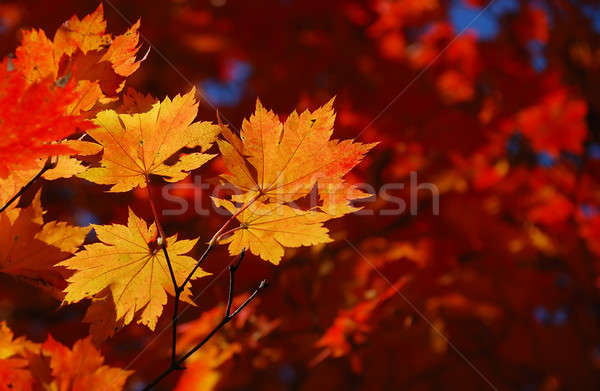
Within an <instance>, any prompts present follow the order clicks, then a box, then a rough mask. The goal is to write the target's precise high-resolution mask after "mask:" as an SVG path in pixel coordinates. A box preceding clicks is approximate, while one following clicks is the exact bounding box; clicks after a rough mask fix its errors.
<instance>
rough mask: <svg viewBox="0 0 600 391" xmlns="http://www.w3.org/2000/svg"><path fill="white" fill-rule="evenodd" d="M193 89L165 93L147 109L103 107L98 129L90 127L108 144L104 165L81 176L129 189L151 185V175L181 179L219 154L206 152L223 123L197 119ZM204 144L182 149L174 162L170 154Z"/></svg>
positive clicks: (113, 190) (103, 160) (99, 115)
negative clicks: (136, 111) (126, 111)
mask: <svg viewBox="0 0 600 391" xmlns="http://www.w3.org/2000/svg"><path fill="white" fill-rule="evenodd" d="M195 93H196V91H195V89H192V90H191V91H190V92H188V93H187V94H185V95H183V96H180V95H177V96H175V98H174V99H173V100H171V99H169V98H165V100H163V101H162V102H159V103H155V104H154V105H153V106H152V108H151V109H150V110H149V111H147V112H145V113H141V114H118V113H117V112H116V111H113V110H105V111H102V112H100V113H98V115H97V117H96V119H95V120H94V122H95V124H96V125H97V126H98V128H96V129H92V130H90V131H88V134H89V135H90V136H92V137H93V138H94V139H95V140H96V141H98V142H99V143H100V144H102V146H103V147H104V153H103V156H102V161H101V167H94V168H90V169H89V170H87V171H86V172H84V173H83V174H81V175H80V176H81V177H82V178H85V179H87V180H89V181H91V182H94V183H98V184H105V185H113V186H112V188H111V189H110V191H112V192H124V191H129V190H131V189H133V188H135V187H137V186H139V187H145V186H146V184H147V180H148V175H159V176H162V177H165V179H166V180H167V181H172V182H177V181H180V180H182V179H183V178H185V177H186V176H187V175H188V173H189V171H191V170H193V169H196V168H198V167H200V166H201V165H203V164H204V163H206V162H207V161H208V160H210V159H212V158H213V157H214V156H215V155H212V154H206V153H202V152H204V151H206V150H207V149H208V148H210V146H211V145H212V144H213V142H214V140H215V138H216V136H217V134H218V132H219V127H218V126H216V125H214V124H212V123H210V122H194V123H192V121H193V120H194V118H195V117H196V113H197V111H198V103H197V102H196V99H195V97H194V95H195ZM198 146H199V147H200V148H201V150H202V152H194V153H190V154H186V155H180V156H179V160H178V161H176V162H175V163H174V164H172V165H166V164H165V160H167V159H168V158H170V157H172V156H173V155H175V154H176V153H177V152H178V151H179V150H181V149H182V148H194V147H198Z"/></svg>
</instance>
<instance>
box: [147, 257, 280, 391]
mask: <svg viewBox="0 0 600 391" xmlns="http://www.w3.org/2000/svg"><path fill="white" fill-rule="evenodd" d="M244 254H245V251H242V252H241V253H240V256H239V259H238V261H237V262H235V263H234V264H232V265H230V266H229V292H228V297H227V306H226V308H225V313H224V314H223V318H222V319H221V321H220V322H219V323H218V324H217V325H216V326H215V327H214V328H213V329H212V330H211V331H210V332H209V333H208V334H207V335H206V336H205V337H204V338H203V339H202V341H200V342H199V343H198V344H196V345H195V346H194V347H193V348H192V349H190V350H189V351H188V352H187V353H185V354H184V355H183V356H181V357H180V358H178V359H177V358H176V357H175V355H172V356H171V364H170V365H169V367H168V368H167V369H165V370H164V371H163V372H162V373H161V374H160V375H159V376H158V377H157V378H156V379H154V380H153V381H152V382H151V383H150V384H148V385H147V386H146V387H144V389H143V390H142V391H150V390H151V389H152V388H154V387H155V386H156V385H157V384H158V383H160V382H161V381H162V380H163V379H164V378H166V377H167V376H169V375H170V374H171V372H174V371H177V370H184V369H185V368H184V367H183V364H184V363H185V361H186V360H187V359H188V358H190V356H192V355H193V354H194V353H195V352H197V351H198V350H199V349H201V348H202V347H203V346H204V345H205V344H206V343H207V342H208V341H209V340H210V339H211V338H212V337H213V336H214V335H215V334H216V333H217V332H219V330H221V329H222V328H223V326H225V325H226V324H227V323H229V322H230V321H231V320H232V319H233V318H235V316H236V315H237V314H239V313H240V311H242V310H243V309H244V308H245V307H246V306H247V305H248V304H250V303H251V302H252V301H253V300H254V299H255V298H256V296H258V294H259V293H260V292H261V291H262V290H264V289H265V288H266V287H267V286H268V285H269V282H268V281H267V280H262V281H261V282H260V285H259V286H258V288H256V289H255V290H254V292H252V294H251V295H250V296H249V297H248V298H247V299H246V300H245V301H244V302H243V303H242V304H241V305H240V306H239V307H238V308H237V309H236V310H235V311H233V312H231V307H232V305H233V297H234V287H235V273H236V272H237V270H238V268H239V267H240V264H241V262H242V260H243V259H244ZM180 294H181V291H179V290H178V291H177V292H176V300H175V303H176V304H175V311H174V312H173V323H174V325H175V324H176V322H177V305H178V302H179V295H180ZM173 330H175V327H173ZM176 338H177V337H176V334H175V337H174V340H173V346H172V348H173V351H175V347H176V345H175V344H176Z"/></svg>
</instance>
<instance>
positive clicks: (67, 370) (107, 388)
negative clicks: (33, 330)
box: [41, 336, 133, 391]
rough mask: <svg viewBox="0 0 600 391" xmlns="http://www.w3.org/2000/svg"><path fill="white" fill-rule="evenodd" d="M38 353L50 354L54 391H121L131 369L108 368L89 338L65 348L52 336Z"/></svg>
mask: <svg viewBox="0 0 600 391" xmlns="http://www.w3.org/2000/svg"><path fill="white" fill-rule="evenodd" d="M41 351H42V354H43V355H45V356H49V357H50V368H51V370H52V376H53V377H54V380H53V382H52V388H51V389H56V390H57V391H84V390H85V391H121V390H122V389H123V387H124V385H125V382H126V381H127V378H128V377H129V376H130V375H131V374H132V373H133V371H127V370H123V369H121V368H115V367H109V366H108V365H103V364H104V358H103V357H102V355H101V354H100V352H99V351H98V350H97V349H96V348H95V347H94V345H93V343H92V341H91V339H89V338H86V339H82V340H79V341H77V342H75V344H74V345H73V349H72V350H71V349H69V348H67V347H66V346H64V345H62V344H61V343H59V342H57V341H56V340H55V339H54V338H52V336H49V337H48V340H47V341H46V342H44V344H42V349H41Z"/></svg>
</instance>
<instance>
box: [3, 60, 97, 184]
mask: <svg viewBox="0 0 600 391" xmlns="http://www.w3.org/2000/svg"><path fill="white" fill-rule="evenodd" d="M73 87H74V86H73V84H72V83H67V85H66V86H64V87H59V86H57V85H56V84H55V83H54V82H53V81H51V80H47V79H46V80H44V81H41V82H40V83H36V84H33V85H29V86H27V84H26V82H25V79H24V77H23V76H22V75H21V74H20V73H19V72H17V71H8V70H7V62H6V61H4V62H3V63H2V64H1V65H0V123H1V124H2V132H3V134H4V137H2V139H1V141H0V162H1V163H0V178H6V177H7V176H8V175H9V173H10V172H11V171H14V170H23V169H31V168H38V167H39V162H38V161H37V159H44V160H45V159H46V158H47V157H48V156H55V155H61V154H62V155H64V154H70V153H73V152H75V151H74V150H73V149H71V148H69V146H68V145H67V144H61V143H56V141H59V140H62V139H63V138H65V137H67V136H69V135H71V134H73V133H75V132H78V131H85V130H87V129H90V128H91V127H92V126H93V125H92V123H91V122H89V121H87V120H86V119H85V118H83V117H81V116H78V115H66V114H65V112H66V108H67V107H68V106H69V105H71V104H72V103H73V102H74V101H75V100H76V99H77V94H76V93H75V92H74V90H73Z"/></svg>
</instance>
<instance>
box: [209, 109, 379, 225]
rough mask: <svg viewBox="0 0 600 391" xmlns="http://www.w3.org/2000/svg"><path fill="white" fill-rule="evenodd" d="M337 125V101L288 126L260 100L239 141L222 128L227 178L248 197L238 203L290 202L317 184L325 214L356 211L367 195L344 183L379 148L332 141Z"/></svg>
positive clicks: (294, 119) (296, 116)
mask: <svg viewBox="0 0 600 391" xmlns="http://www.w3.org/2000/svg"><path fill="white" fill-rule="evenodd" d="M334 120H335V113H334V111H333V99H332V100H330V101H329V102H328V103H327V104H325V105H324V106H322V107H320V108H319V109H317V110H315V111H313V112H310V111H308V110H307V111H304V112H303V113H301V114H297V113H296V112H295V111H294V112H292V113H291V114H290V115H289V116H288V118H287V120H286V121H285V123H284V124H282V123H281V122H280V121H279V119H278V118H277V116H276V115H275V114H274V113H273V112H272V111H267V110H266V109H265V108H264V107H263V106H262V104H261V103H260V101H257V102H256V111H255V113H254V115H252V116H251V117H250V119H249V120H244V122H243V124H242V131H241V134H240V137H239V138H238V137H237V136H236V135H234V134H233V133H232V132H231V131H230V130H229V129H228V128H227V127H225V126H221V133H222V135H223V137H224V139H225V140H218V141H217V142H218V145H219V149H220V151H221V153H222V155H223V159H224V162H225V166H226V168H227V170H228V171H229V173H228V174H224V175H223V176H222V177H223V178H224V179H225V180H227V181H228V182H230V183H232V184H234V185H235V186H237V187H238V188H239V189H241V190H242V191H244V192H245V194H243V195H237V196H234V198H233V199H234V200H237V201H244V200H249V199H252V198H254V197H256V196H257V195H264V196H266V197H267V198H268V199H271V200H274V201H276V202H279V203H285V202H289V201H294V200H297V199H299V198H302V197H304V196H306V195H308V194H309V193H310V192H311V190H312V189H313V187H314V186H315V185H318V190H319V194H320V198H321V200H322V201H323V203H324V205H323V209H324V210H325V211H328V212H331V213H332V214H336V215H337V214H339V213H340V212H341V211H346V210H352V209H351V208H350V207H349V206H348V203H349V200H351V199H353V197H358V198H364V197H366V196H367V195H366V194H365V193H362V192H359V191H357V189H355V188H354V187H352V186H349V185H347V184H346V183H345V182H344V181H343V179H342V178H343V177H344V175H345V174H346V173H348V172H349V171H350V170H351V169H352V168H353V167H354V166H356V165H357V164H358V163H359V162H360V161H361V159H362V158H363V156H364V155H365V154H366V153H367V152H368V151H369V150H370V149H371V148H373V147H374V146H375V145H376V144H361V143H354V142H352V140H344V141H339V140H330V138H331V135H332V133H333V123H334ZM251 167H252V168H251ZM254 172H255V174H254ZM344 193H347V196H344ZM340 206H342V207H340Z"/></svg>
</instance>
